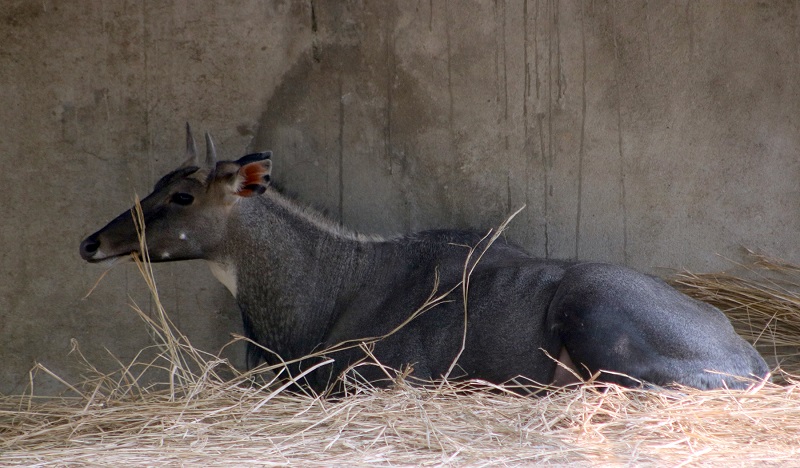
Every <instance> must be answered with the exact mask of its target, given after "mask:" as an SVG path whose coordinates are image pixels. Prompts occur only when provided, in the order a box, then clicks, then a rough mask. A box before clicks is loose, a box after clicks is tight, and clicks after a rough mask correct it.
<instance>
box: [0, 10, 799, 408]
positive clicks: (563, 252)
mask: <svg viewBox="0 0 800 468" xmlns="http://www.w3.org/2000/svg"><path fill="white" fill-rule="evenodd" d="M799 13H800V4H799V3H798V2H797V1H783V2H778V1H775V2H755V1H750V2H736V3H732V2H727V1H723V0H719V1H716V2H714V1H708V2H695V1H691V0H689V1H684V0H681V1H666V0H665V1H658V2H647V1H625V2H623V1H616V2H615V1H587V2H579V1H563V2H558V1H552V0H550V1H545V0H542V1H537V0H528V1H522V0H520V1H502V0H501V1H457V0H450V1H445V0H433V1H430V2H362V1H346V2H329V1H310V2H308V1H306V2H300V1H298V2H291V1H287V2H277V1H275V2H261V1H245V0H241V1H212V0H204V1H188V0H187V1H175V2H156V1H143V2H142V1H139V2H103V1H100V0H97V1H81V2H58V1H54V0H36V1H33V0H31V1H5V2H2V4H0V104H1V105H0V158H2V161H3V165H2V167H3V170H2V171H0V186H1V187H3V189H2V190H3V196H2V200H3V201H2V204H0V219H2V225H3V228H2V230H0V242H2V244H1V245H2V246H3V247H2V248H0V252H2V260H1V261H2V263H0V274H1V275H2V280H1V281H0V360H1V361H2V362H3V363H4V365H3V366H2V374H0V392H4V393H16V392H21V391H23V390H24V389H25V386H26V385H27V383H28V370H29V369H30V368H31V367H32V366H33V364H34V363H35V362H41V363H43V364H45V365H46V366H47V367H48V368H50V369H52V370H55V371H57V372H58V373H59V374H60V375H62V376H64V377H65V378H66V379H68V380H74V379H75V378H76V376H77V375H78V374H79V373H80V367H79V366H77V365H76V364H75V362H76V361H75V359H74V357H72V356H67V353H68V352H69V350H70V339H71V338H75V339H76V340H77V341H78V342H79V343H80V346H81V350H82V352H83V353H84V354H85V355H86V356H87V357H88V358H89V360H90V361H92V362H93V363H94V364H96V365H97V366H98V367H100V368H104V367H106V368H111V367H112V366H113V359H112V358H111V357H109V353H108V352H106V349H107V350H108V351H109V352H110V353H111V354H113V355H114V356H116V357H117V358H119V359H121V360H122V361H126V360H129V359H131V358H132V357H133V356H134V355H135V353H136V352H138V351H139V350H140V349H141V348H142V347H144V346H147V345H148V344H150V343H151V340H150V337H148V335H147V332H146V331H145V327H144V326H143V324H142V322H141V320H140V319H139V318H137V317H136V315H135V314H134V313H133V312H132V311H131V310H130V307H129V306H128V304H129V303H130V302H132V301H133V302H136V303H137V304H138V305H139V306H141V307H142V308H143V309H144V310H145V311H148V310H150V309H151V308H152V304H151V303H150V300H149V299H148V296H147V293H146V290H145V287H144V284H143V282H142V280H141V279H140V276H139V274H138V272H136V270H135V268H134V267H132V266H130V265H128V266H120V267H117V268H115V269H113V270H112V271H111V272H110V273H108V275H106V276H105V277H104V278H103V279H102V281H100V283H99V285H98V286H97V287H96V289H95V290H94V291H93V292H92V294H91V295H90V296H89V297H88V298H83V296H84V295H85V294H86V293H87V292H88V291H89V290H90V289H91V287H92V285H93V284H94V283H95V282H96V280H97V279H98V277H99V276H100V273H101V270H102V269H101V268H99V267H97V266H91V265H87V264H85V263H83V262H82V261H81V260H80V259H79V256H78V253H77V247H78V243H79V241H80V240H81V239H82V238H83V237H84V236H85V235H87V234H89V233H91V232H93V231H94V230H95V229H97V228H99V227H100V226H101V225H102V224H104V223H105V222H106V221H108V220H109V219H110V218H111V217H113V216H115V215H117V214H118V213H119V212H121V211H122V210H124V209H126V208H127V207H128V206H129V205H130V202H131V200H132V198H133V194H134V193H139V194H140V195H144V194H146V193H147V192H148V191H149V189H150V187H151V186H152V183H153V182H154V181H155V180H157V179H158V177H159V176H160V175H161V174H163V173H164V172H166V171H167V170H170V169H171V168H173V167H174V166H175V165H176V164H177V163H178V162H179V161H180V159H181V155H182V151H183V149H182V141H183V134H182V131H183V130H182V127H183V124H184V122H185V121H187V120H189V121H191V122H192V123H193V125H194V127H195V128H196V129H197V130H198V131H204V130H210V131H211V132H212V133H213V134H214V135H215V137H216V139H217V140H218V147H219V150H220V152H221V153H222V154H223V155H226V156H228V157H236V156H239V155H241V154H243V152H244V151H245V150H247V149H272V150H273V151H275V180H276V181H277V182H278V183H280V184H281V185H283V186H285V187H286V189H287V190H288V191H289V192H291V193H294V194H296V197H297V198H298V199H300V200H301V201H302V202H304V203H310V204H313V205H315V206H317V207H318V208H320V209H323V210H325V211H326V212H327V214H328V215H329V216H331V217H333V218H338V219H341V220H342V221H343V222H344V223H345V224H346V225H349V226H352V227H354V228H357V229H360V230H363V231H369V232H378V233H384V234H388V233H394V232H402V231H408V230H414V229H422V228H428V227H444V226H452V227H465V226H473V227H479V228H482V229H484V228H487V227H491V226H496V225H498V224H499V223H500V222H502V221H503V219H504V218H505V217H506V216H507V215H508V214H509V213H510V212H512V211H513V210H515V209H516V208H518V207H520V206H522V205H523V204H524V205H526V206H527V208H526V210H525V211H523V212H522V213H521V214H520V215H518V216H517V218H516V219H515V220H514V221H513V223H512V225H511V228H510V231H509V236H510V237H511V238H513V239H514V240H516V241H518V242H520V243H522V244H523V245H525V246H526V247H527V248H529V249H530V250H531V251H532V252H534V253H536V254H538V255H541V256H549V257H562V258H573V257H579V258H584V259H598V260H609V261H614V262H620V263H627V264H629V265H631V266H634V267H637V268H640V269H643V270H646V271H661V270H658V268H660V267H665V268H690V269H693V270H699V271H707V270H715V269H719V268H724V267H727V266H729V265H730V264H729V263H728V261H727V260H725V259H724V258H725V257H727V258H734V259H736V258H738V257H739V254H740V246H747V247H750V248H754V249H763V250H765V251H767V252H770V253H773V254H776V255H779V256H781V257H783V258H785V259H787V260H789V261H794V262H800V254H799V253H798V251H797V249H796V248H795V239H794V233H795V232H797V231H798V227H799V226H798V225H799V224H800V216H798V212H797V207H798V202H800V191H799V190H798V184H797V181H798V175H800V174H799V172H800V161H799V159H800V158H798V153H799V150H800V128H798V127H799V126H800V121H799V120H798V109H800V57H798V54H799V53H800V52H798V51H799V50H800V49H799V48H798V45H800V18H799V16H798V15H799ZM156 275H157V279H158V285H159V291H160V294H161V298H162V300H163V302H164V304H165V306H166V307H167V309H168V310H169V311H170V313H171V316H172V318H173V319H174V320H175V322H176V324H177V325H178V326H179V327H180V328H181V329H182V330H183V331H184V332H185V333H187V335H188V336H189V338H190V339H191V340H192V342H193V343H194V344H195V345H197V346H198V347H201V348H203V349H207V350H210V351H216V350H218V349H219V348H220V347H221V346H222V345H223V344H224V343H225V342H226V341H227V339H228V334H229V333H230V332H239V331H240V324H239V319H238V312H237V311H236V308H235V305H234V303H233V301H232V300H231V299H230V297H229V296H228V293H227V292H226V291H225V290H224V288H223V287H222V286H221V285H219V284H217V283H216V282H215V280H214V279H213V277H212V276H211V275H210V274H209V272H208V271H207V268H206V267H205V266H204V265H203V264H202V262H186V263H182V264H181V263H177V264H167V265H159V266H158V267H157V268H156ZM229 356H231V358H232V359H234V361H235V362H237V363H241V349H239V348H235V349H233V350H232V351H229ZM36 385H37V391H39V392H45V393H53V392H58V391H59V390H60V389H61V387H60V385H59V384H57V383H56V382H55V381H54V380H52V379H49V378H46V377H42V378H39V379H37V384H36Z"/></svg>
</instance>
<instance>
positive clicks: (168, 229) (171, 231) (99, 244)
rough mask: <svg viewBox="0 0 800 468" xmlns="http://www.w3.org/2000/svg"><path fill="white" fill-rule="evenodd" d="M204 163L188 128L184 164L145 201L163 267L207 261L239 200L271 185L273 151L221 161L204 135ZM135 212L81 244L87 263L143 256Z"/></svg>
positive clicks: (152, 251) (156, 258)
mask: <svg viewBox="0 0 800 468" xmlns="http://www.w3.org/2000/svg"><path fill="white" fill-rule="evenodd" d="M206 147H207V154H206V161H205V165H204V167H201V166H200V165H199V163H198V160H197V147H196V145H195V141H194V137H193V136H192V132H191V129H190V128H189V125H188V124H187V125H186V161H185V162H184V163H183V164H181V166H180V167H178V168H177V169H175V170H174V171H172V172H170V173H169V174H167V175H165V176H164V177H162V178H161V180H159V181H158V182H156V185H155V187H154V188H153V192H152V193H151V194H150V195H148V196H147V197H146V198H144V199H143V200H142V201H141V207H142V220H143V221H144V229H145V240H146V245H147V250H148V253H149V255H150V260H151V261H153V262H164V261H173V260H190V259H196V258H207V255H208V253H209V252H213V251H215V249H217V248H218V247H219V245H220V243H221V242H223V239H224V238H225V232H226V221H227V217H228V214H229V213H230V210H231V209H232V207H233V206H234V205H235V204H236V203H238V202H239V201H240V200H242V199H244V198H247V197H252V196H254V195H260V194H262V193H264V191H265V190H266V188H267V185H268V184H269V179H270V170H271V167H272V165H271V161H270V156H271V155H272V153H271V152H263V153H254V154H249V155H247V156H244V157H242V158H240V159H239V160H237V161H220V162H217V160H216V159H217V158H216V150H215V149H214V143H213V141H212V140H211V136H210V135H208V134H207V133H206ZM135 218H136V207H135V206H134V207H133V208H131V209H130V210H127V211H125V212H123V213H122V214H120V215H119V216H117V217H116V218H114V219H113V220H112V221H111V222H110V223H108V224H107V225H106V226H105V227H104V228H102V229H100V230H99V231H97V232H95V233H94V234H92V235H91V236H89V237H87V238H86V239H84V241H83V242H81V246H80V253H81V257H83V259H84V260H86V261H89V262H92V263H97V262H109V263H110V262H114V261H116V260H120V259H126V258H130V254H134V253H135V254H141V252H139V236H138V233H137V228H136V226H137V223H136V222H134V219H135Z"/></svg>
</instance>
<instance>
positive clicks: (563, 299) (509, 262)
mask: <svg viewBox="0 0 800 468" xmlns="http://www.w3.org/2000/svg"><path fill="white" fill-rule="evenodd" d="M206 144H207V147H208V150H207V157H206V162H205V164H203V165H201V164H199V163H198V161H197V151H196V146H195V143H194V139H193V138H192V136H191V131H190V130H189V128H188V126H187V159H186V161H185V162H184V163H183V164H182V165H181V166H180V167H179V168H178V169H176V170H174V171H172V172H170V173H169V174H167V175H165V176H164V177H163V178H161V180H159V181H158V183H156V185H155V188H154V190H153V192H152V193H151V194H150V195H148V196H147V197H146V198H145V199H144V200H142V202H141V205H142V210H143V214H144V221H145V226H146V234H147V235H146V242H147V249H148V251H149V254H150V259H151V261H153V262H162V261H176V260H189V259H204V260H206V261H207V262H208V263H209V265H210V267H211V270H212V272H213V273H214V275H215V276H216V277H217V278H218V279H219V280H220V281H221V282H222V283H223V284H224V285H225V286H226V287H227V288H228V289H229V290H230V291H231V293H232V294H233V295H234V297H235V298H236V301H237V302H238V304H239V307H240V308H241V313H242V318H243V321H244V328H245V331H246V334H247V335H248V336H249V337H250V338H251V339H252V340H253V341H255V342H257V343H259V344H260V345H262V346H263V348H267V349H268V350H269V351H266V350H264V349H263V348H262V347H259V346H253V345H250V347H249V350H248V364H249V365H251V366H252V365H254V364H256V363H258V362H259V361H260V360H261V359H264V360H266V361H267V362H269V363H278V362H280V360H284V361H288V360H294V359H297V358H301V357H303V356H306V355H308V354H309V353H312V352H316V351H321V350H324V349H326V348H329V347H331V346H333V345H337V344H339V343H341V342H345V341H350V340H355V341H358V340H360V339H361V340H363V339H367V338H374V337H379V336H383V335H386V334H387V333H389V332H390V331H392V330H394V329H395V328H396V327H398V326H399V325H400V324H402V323H403V322H405V321H407V319H408V318H409V316H410V315H411V314H412V313H414V312H415V311H416V310H417V309H418V308H420V306H422V305H423V303H425V302H426V300H427V299H428V298H429V297H430V296H431V293H432V291H433V290H434V287H437V291H438V292H439V293H444V292H446V291H448V290H450V289H453V291H452V292H451V293H450V294H449V296H448V297H447V298H446V300H444V301H440V303H438V305H436V306H434V307H433V308H431V309H430V310H426V311H425V312H423V313H421V314H419V315H418V316H416V317H415V318H413V320H411V321H409V322H408V323H406V324H405V325H404V326H403V327H401V328H400V329H399V330H397V331H396V332H395V333H393V334H391V335H390V336H388V337H386V338H384V339H382V340H380V341H378V342H377V343H375V345H374V349H373V351H372V353H373V355H374V357H375V358H377V360H378V361H379V362H380V363H381V364H383V365H385V366H388V367H391V368H395V369H402V368H408V366H411V368H412V369H413V370H412V371H411V375H412V376H414V377H417V378H420V379H424V380H430V379H437V378H441V377H443V376H448V377H449V378H451V379H456V378H457V379H469V378H475V379H484V380H487V381H490V382H495V383H503V382H507V381H509V380H511V379H514V378H516V377H518V376H519V377H522V378H524V379H527V380H530V381H534V382H537V383H540V384H549V383H551V382H553V381H554V378H555V375H556V368H557V365H556V363H555V362H554V359H553V358H556V357H559V356H562V358H565V359H566V358H567V357H568V358H569V359H571V361H572V362H573V363H574V366H575V368H577V370H578V372H579V373H580V374H581V375H582V376H583V377H589V376H591V375H594V374H595V373H597V372H598V371H608V372H603V373H601V380H604V381H607V382H616V383H620V384H623V385H629V386H630V385H639V384H641V383H644V384H650V385H657V386H670V385H673V384H681V385H687V386H691V387H697V388H700V389H712V388H719V387H728V388H746V387H748V386H749V385H752V384H753V382H754V381H758V380H759V379H764V378H767V377H768V375H769V369H768V367H767V365H766V363H765V362H764V360H763V359H762V358H761V356H760V355H759V354H758V353H757V352H756V350H755V349H754V348H753V347H752V346H750V345H749V344H748V343H747V342H745V341H744V340H743V339H742V338H741V337H739V336H738V335H737V334H736V333H735V332H734V330H733V327H732V326H731V324H730V322H729V321H728V319H727V318H726V317H725V316H724V315H723V314H722V312H720V311H719V310H717V309H715V308H714V307H711V306H710V305H707V304H704V303H701V302H698V301H696V300H693V299H691V298H689V297H687V296H685V295H683V294H681V293H679V292H678V291H676V290H675V289H673V288H671V287H670V286H668V285H667V284H666V283H664V282H663V281H661V280H659V279H657V278H654V277H651V276H648V275H644V274H641V273H638V272H636V271H633V270H631V269H628V268H625V267H622V266H618V265H611V264H604V263H584V262H576V261H557V260H543V259H538V258H534V257H532V256H531V255H530V254H528V253H527V252H526V251H524V250H523V249H521V248H520V247H518V246H516V245H513V244H511V243H509V242H507V241H505V240H503V239H498V240H497V241H496V242H495V243H494V244H492V245H491V246H490V247H488V248H486V245H487V244H488V242H487V241H486V240H485V239H484V236H482V235H481V234H478V233H475V232H468V231H454V230H434V231H424V232H418V233H414V234H410V235H405V236H400V237H392V238H387V239H382V238H378V237H369V236H363V235H360V234H357V233H354V232H351V231H349V230H347V229H345V228H342V227H339V226H337V225H335V224H333V223H331V222H329V221H328V220H326V219H324V218H323V217H321V216H320V215H318V214H316V213H314V212H312V211H310V210H307V209H304V208H301V207H299V206H298V205H296V204H295V203H294V202H293V201H291V200H289V199H287V198H286V197H284V196H283V195H281V194H279V193H278V192H277V191H275V190H274V189H272V188H270V187H269V178H270V172H271V168H272V163H271V159H270V156H271V153H269V152H266V153H255V154H250V155H247V156H244V157H242V158H241V159H239V160H237V161H221V162H217V161H216V154H215V150H214V146H213V143H212V141H211V139H210V137H209V136H208V135H206ZM482 239H483V241H482ZM470 247H474V248H475V251H474V252H473V254H472V257H471V260H470V262H469V264H468V265H467V266H468V267H469V268H470V269H472V271H471V274H470V275H469V288H468V293H467V297H466V307H465V303H464V302H465V301H464V298H463V288H462V287H459V286H458V285H459V283H460V282H461V281H462V279H463V278H464V269H465V265H466V260H467V256H468V254H469V252H470ZM138 251H139V240H138V237H137V232H136V228H135V225H134V222H133V219H132V213H131V211H130V210H129V211H125V212H123V213H122V214H121V215H119V216H118V217H117V218H115V219H114V220H112V221H111V222H110V223H108V225H106V226H105V227H104V228H102V229H100V230H99V231H97V232H96V233H94V234H92V235H91V236H89V237H87V238H86V239H85V240H84V241H83V242H82V243H81V246H80V253H81V256H82V257H83V258H84V259H85V260H87V261H89V262H93V263H95V262H109V263H110V262H113V261H116V260H122V259H127V258H130V254H131V253H138ZM481 254H482V257H481V258H480V261H477V262H476V261H475V260H476V259H477V257H478V256H479V255H481ZM462 348H463V349H462ZM329 357H332V358H334V359H335V361H334V362H333V363H332V364H331V365H326V366H322V367H320V368H318V369H316V370H315V371H313V372H311V373H309V374H308V375H307V376H306V379H305V381H304V384H305V385H308V386H309V387H310V388H313V389H314V390H318V391H320V390H323V389H325V388H327V387H328V386H329V385H330V384H332V383H333V382H335V380H336V377H337V376H339V375H340V374H341V373H342V372H344V371H345V370H347V369H348V367H349V366H351V365H352V364H354V363H356V362H358V361H359V360H360V359H362V358H363V357H364V351H363V350H362V349H360V348H358V347H353V348H350V349H347V350H343V351H337V352H334V353H332V354H330V355H329ZM456 359H457V361H456ZM454 361H456V364H455V366H453V362H454ZM310 365H311V363H310V362H309V361H301V362H300V363H297V364H295V366H298V367H299V368H301V369H302V368H303V367H304V366H305V367H306V368H307V367H308V366H310ZM357 371H358V373H359V374H360V375H361V376H362V377H363V378H366V379H368V380H370V381H372V382H375V383H376V384H385V383H386V379H387V377H386V374H385V373H384V372H383V371H381V370H380V369H379V368H377V367H376V366H361V367H358V369H357ZM625 376H630V378H628V377H625Z"/></svg>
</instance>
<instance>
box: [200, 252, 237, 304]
mask: <svg viewBox="0 0 800 468" xmlns="http://www.w3.org/2000/svg"><path fill="white" fill-rule="evenodd" d="M206 263H208V267H209V268H210V269H211V273H212V274H213V275H214V277H215V278H217V280H218V281H219V282H220V283H222V284H223V285H224V286H225V287H226V288H228V291H230V292H231V294H233V297H236V268H234V266H233V265H230V264H228V263H219V262H212V261H210V260H208V261H206Z"/></svg>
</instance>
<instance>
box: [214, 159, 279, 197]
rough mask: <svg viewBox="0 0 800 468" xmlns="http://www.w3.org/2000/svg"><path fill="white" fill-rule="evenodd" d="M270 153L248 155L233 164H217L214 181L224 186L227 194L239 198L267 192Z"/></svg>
mask: <svg viewBox="0 0 800 468" xmlns="http://www.w3.org/2000/svg"><path fill="white" fill-rule="evenodd" d="M270 156H272V153H271V152H269V151H267V152H264V153H253V154H248V155H247V156H244V157H242V158H240V159H239V160H238V161H235V162H229V161H225V162H220V163H219V164H217V168H216V173H215V179H216V180H217V181H219V182H221V183H223V184H225V186H226V187H227V188H226V191H227V192H228V193H231V194H234V195H238V196H240V197H252V196H255V195H261V194H262V193H264V192H265V191H266V190H267V186H268V185H269V180H270V172H271V171H272V161H270V159H269V158H270Z"/></svg>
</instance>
